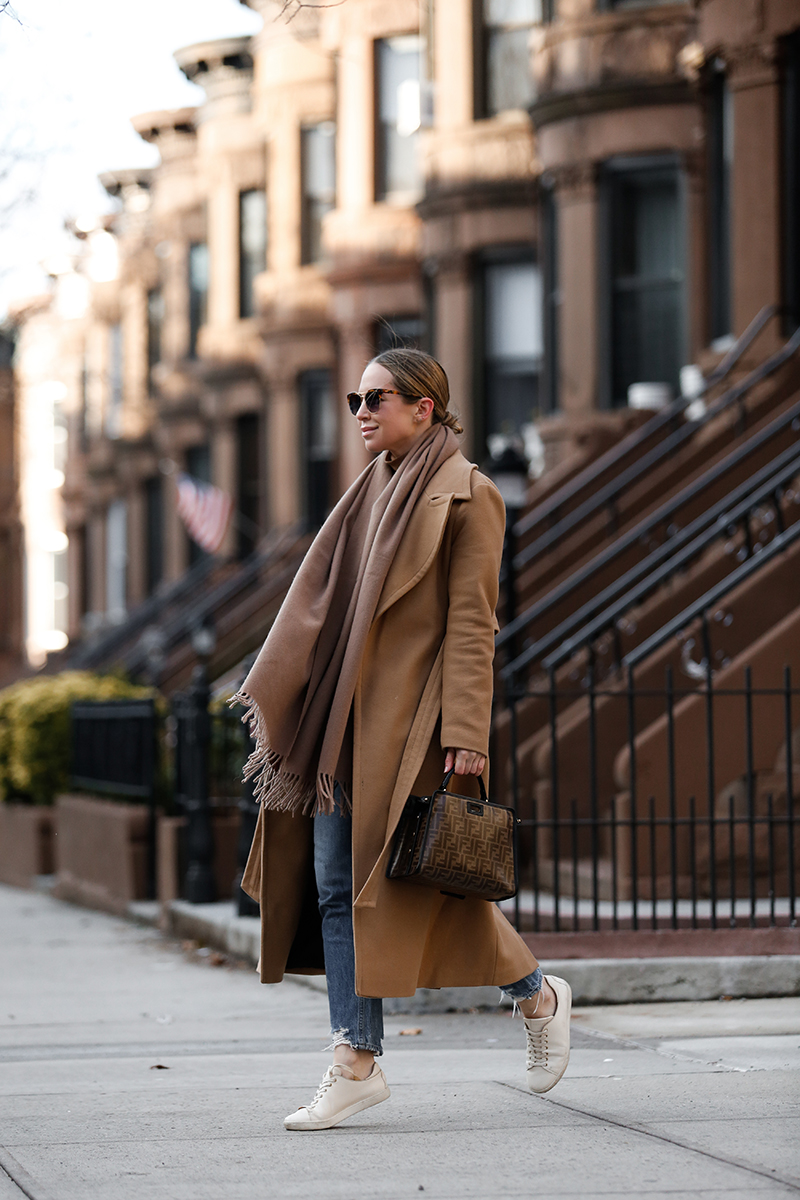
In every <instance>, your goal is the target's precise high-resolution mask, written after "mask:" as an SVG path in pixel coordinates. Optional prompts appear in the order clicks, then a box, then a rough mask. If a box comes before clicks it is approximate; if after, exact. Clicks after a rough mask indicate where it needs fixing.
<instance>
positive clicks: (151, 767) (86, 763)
mask: <svg viewBox="0 0 800 1200" xmlns="http://www.w3.org/2000/svg"><path fill="white" fill-rule="evenodd" d="M71 719H72V770H71V775H70V782H71V784H72V786H73V787H75V788H79V789H81V790H82V791H88V792H98V793H100V794H101V795H104V796H115V797H117V796H118V797H122V798H124V799H128V800H136V799H140V800H143V801H144V802H145V803H146V804H147V806H148V814H149V815H148V838H147V884H148V894H149V895H150V896H153V895H155V838H156V832H155V831H156V778H157V774H158V769H157V765H158V753H157V741H156V731H157V716H156V706H155V702H154V701H153V700H104V701H89V700H84V701H75V702H74V703H73V704H72V707H71Z"/></svg>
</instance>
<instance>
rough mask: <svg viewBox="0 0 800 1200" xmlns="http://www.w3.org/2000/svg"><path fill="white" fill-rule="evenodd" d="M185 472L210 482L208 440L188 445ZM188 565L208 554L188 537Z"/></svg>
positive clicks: (201, 480)
mask: <svg viewBox="0 0 800 1200" xmlns="http://www.w3.org/2000/svg"><path fill="white" fill-rule="evenodd" d="M186 473H187V475H191V476H192V478H193V479H199V480H200V482H201V483H211V482H212V480H211V447H210V446H209V444H208V442H204V443H203V444H202V445H200V446H190V447H189V449H188V450H187V451H186ZM186 536H187V538H188V539H189V566H190V567H193V566H194V565H195V563H198V562H200V561H201V560H202V559H204V558H207V557H208V555H207V554H206V551H205V550H204V549H203V548H202V546H198V544H197V542H195V541H194V539H193V538H191V537H189V535H188V533H187V535H186Z"/></svg>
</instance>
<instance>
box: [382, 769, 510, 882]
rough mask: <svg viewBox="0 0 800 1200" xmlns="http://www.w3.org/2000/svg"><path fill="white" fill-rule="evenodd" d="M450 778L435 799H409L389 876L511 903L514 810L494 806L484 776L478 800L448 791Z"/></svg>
mask: <svg viewBox="0 0 800 1200" xmlns="http://www.w3.org/2000/svg"><path fill="white" fill-rule="evenodd" d="M452 777H453V771H448V772H447V774H446V775H445V777H444V779H443V781H442V785H441V787H439V788H437V789H436V791H435V792H434V793H433V795H432V796H409V798H408V800H406V803H405V807H404V808H403V812H402V814H401V816H400V821H399V822H398V825H397V830H396V832H395V836H394V842H393V844H392V852H391V854H390V856H389V863H388V866H387V868H386V876H387V878H388V879H412V880H414V881H415V882H416V883H422V884H426V885H427V886H428V887H435V888H438V889H439V890H440V891H441V892H443V893H444V895H446V896H457V897H458V898H459V899H464V897H466V896H479V897H480V898H481V899H482V900H508V899H509V898H510V897H511V896H513V895H515V893H516V891H517V853H516V850H517V847H516V836H515V835H516V825H517V820H516V817H515V815H514V810H513V809H512V808H506V807H504V806H503V805H502V804H493V803H492V802H491V801H490V800H489V798H488V796H487V795H486V788H485V787H484V784H483V780H482V779H481V778H480V776H479V777H478V782H479V784H480V791H481V796H480V800H476V799H475V798H474V797H473V796H459V795H458V793H457V792H448V790H447V785H448V784H449V782H450V780H451V779H452Z"/></svg>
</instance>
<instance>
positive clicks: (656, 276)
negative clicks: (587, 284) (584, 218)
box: [602, 158, 685, 406]
mask: <svg viewBox="0 0 800 1200" xmlns="http://www.w3.org/2000/svg"><path fill="white" fill-rule="evenodd" d="M603 199H604V221H605V230H604V232H603V235H602V239H603V246H602V248H603V251H604V253H605V255H606V256H607V257H606V261H607V301H606V305H605V312H606V320H607V335H606V337H605V338H604V339H603V344H604V345H606V346H607V353H608V357H609V361H608V363H607V369H606V371H605V372H604V374H605V378H606V383H605V387H606V392H607V399H608V402H609V403H610V404H611V405H614V406H619V405H624V404H627V401H628V388H629V387H630V385H631V384H632V383H666V384H669V386H670V387H671V388H672V389H673V392H674V393H675V394H677V393H678V391H679V371H680V367H681V364H682V363H683V362H684V361H685V356H684V345H685V335H684V329H685V295H684V280H685V265H684V260H685V252H684V235H683V219H682V207H683V205H682V185H681V175H680V171H679V168H678V165H677V163H676V162H675V161H674V160H672V159H667V158H663V159H652V158H650V159H640V160H636V159H620V160H618V161H616V162H611V163H608V164H607V165H606V169H605V179H604V190H603Z"/></svg>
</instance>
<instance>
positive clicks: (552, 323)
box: [539, 180, 561, 416]
mask: <svg viewBox="0 0 800 1200" xmlns="http://www.w3.org/2000/svg"><path fill="white" fill-rule="evenodd" d="M539 215H540V221H539V258H540V262H541V270H542V323H543V330H542V339H543V343H544V353H543V355H542V388H541V397H542V403H541V405H540V409H541V412H542V416H551V415H552V414H553V413H556V412H558V411H559V409H560V407H561V405H560V390H561V389H560V384H561V364H560V355H559V337H560V326H561V290H560V273H559V269H558V267H559V263H558V255H559V212H558V194H557V191H556V187H555V184H554V183H553V181H552V180H544V181H542V182H541V185H540V192H539Z"/></svg>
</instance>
